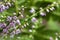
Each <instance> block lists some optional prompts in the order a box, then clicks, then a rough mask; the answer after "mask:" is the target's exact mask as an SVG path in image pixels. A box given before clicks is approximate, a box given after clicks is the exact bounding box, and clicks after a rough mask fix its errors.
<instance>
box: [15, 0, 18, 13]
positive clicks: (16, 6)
mask: <svg viewBox="0 0 60 40" xmlns="http://www.w3.org/2000/svg"><path fill="white" fill-rule="evenodd" d="M15 8H16V13H18V4H17V0H15Z"/></svg>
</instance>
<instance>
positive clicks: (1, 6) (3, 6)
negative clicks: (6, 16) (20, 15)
mask: <svg viewBox="0 0 60 40" xmlns="http://www.w3.org/2000/svg"><path fill="white" fill-rule="evenodd" d="M12 5H13V4H11V3H10V2H6V3H1V4H0V12H2V11H4V10H6V9H9V7H11V6H12Z"/></svg>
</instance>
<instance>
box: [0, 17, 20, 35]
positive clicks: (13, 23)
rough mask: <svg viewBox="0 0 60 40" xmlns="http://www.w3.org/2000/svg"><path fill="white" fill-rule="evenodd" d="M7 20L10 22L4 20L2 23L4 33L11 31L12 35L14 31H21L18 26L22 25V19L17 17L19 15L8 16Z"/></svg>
mask: <svg viewBox="0 0 60 40" xmlns="http://www.w3.org/2000/svg"><path fill="white" fill-rule="evenodd" d="M6 21H7V22H8V24H7V23H4V22H2V23H0V29H1V30H2V33H4V34H8V33H9V34H11V35H13V34H12V33H13V32H15V33H14V34H19V33H21V30H20V29H17V26H20V25H21V23H20V20H19V19H18V18H17V16H8V17H7V19H6ZM11 30H13V31H11ZM10 31H11V32H10Z"/></svg>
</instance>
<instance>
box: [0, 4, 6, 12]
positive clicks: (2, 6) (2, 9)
mask: <svg viewBox="0 0 60 40" xmlns="http://www.w3.org/2000/svg"><path fill="white" fill-rule="evenodd" d="M4 10H5V5H3V4H0V12H2V11H4Z"/></svg>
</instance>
